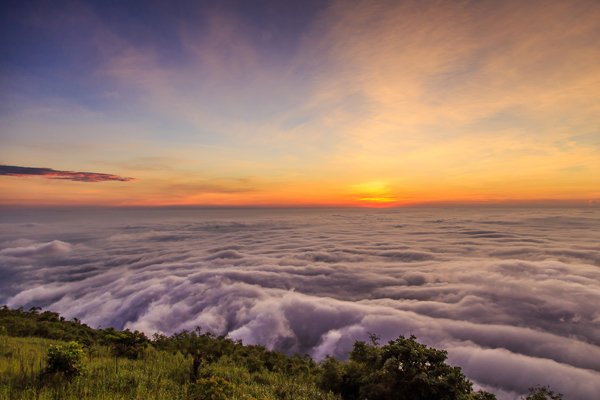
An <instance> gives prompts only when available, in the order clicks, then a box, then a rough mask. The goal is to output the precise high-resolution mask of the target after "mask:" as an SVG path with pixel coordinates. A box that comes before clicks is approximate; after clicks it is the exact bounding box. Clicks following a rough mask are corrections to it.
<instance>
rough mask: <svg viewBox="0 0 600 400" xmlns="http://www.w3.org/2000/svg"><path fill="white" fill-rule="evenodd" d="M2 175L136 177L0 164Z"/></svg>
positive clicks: (93, 179)
mask: <svg viewBox="0 0 600 400" xmlns="http://www.w3.org/2000/svg"><path fill="white" fill-rule="evenodd" d="M0 175H6V176H17V177H21V178H22V177H29V176H43V177H44V178H47V179H65V180H70V181H77V182H105V181H121V182H129V181H133V180H134V179H135V178H124V177H122V176H119V175H111V174H99V173H96V172H74V171H57V170H55V169H52V168H32V167H16V166H13V165H0Z"/></svg>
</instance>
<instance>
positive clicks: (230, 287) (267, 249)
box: [0, 208, 600, 400]
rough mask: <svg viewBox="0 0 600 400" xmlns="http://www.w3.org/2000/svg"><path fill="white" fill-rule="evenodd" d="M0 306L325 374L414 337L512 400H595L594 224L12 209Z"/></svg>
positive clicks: (581, 218)
mask: <svg viewBox="0 0 600 400" xmlns="http://www.w3.org/2000/svg"><path fill="white" fill-rule="evenodd" d="M0 304H7V305H9V306H10V307H18V306H23V307H25V308H29V307H31V306H42V307H43V308H44V309H49V310H52V311H57V312H60V313H61V314H62V315H65V316H66V317H68V318H72V317H77V318H79V319H81V320H82V321H84V322H85V323H87V324H88V325H90V326H93V327H97V326H99V325H101V326H102V327H109V326H114V327H116V328H118V329H122V328H130V329H138V330H141V331H144V332H146V333H147V334H149V335H150V334H152V333H154V332H163V333H166V334H170V333H173V332H177V331H180V330H182V329H193V328H194V327H195V326H197V325H199V326H201V327H202V328H203V329H204V330H209V331H212V332H214V333H218V334H225V333H227V334H229V335H230V336H231V337H233V338H235V339H242V340H243V341H244V343H253V344H254V343H258V344H262V345H265V346H267V347H268V348H270V349H276V350H281V351H284V352H286V353H294V352H300V353H309V354H311V355H312V356H313V357H315V358H316V359H318V360H320V359H322V358H323V357H324V356H325V355H326V354H331V355H335V356H336V357H339V358H342V359H344V358H347V352H348V351H349V349H350V348H351V346H352V344H353V342H354V341H355V340H366V339H367V338H368V332H372V333H376V334H378V335H380V336H381V339H382V342H385V341H387V340H390V339H394V338H397V337H398V336H399V335H405V336H410V335H416V336H417V339H418V340H419V341H420V342H422V343H426V344H428V345H430V346H433V347H436V348H441V349H446V350H448V354H449V363H450V364H452V365H458V366H460V367H462V368H463V371H464V372H465V374H466V375H467V377H468V378H469V379H470V380H471V381H473V382H474V383H475V386H476V387H477V388H483V389H485V390H489V391H492V392H494V393H496V394H498V395H499V397H500V398H502V399H504V400H510V399H515V398H518V397H519V396H520V395H523V394H524V393H526V392H527V388H528V387H530V386H536V385H537V384H540V385H547V384H549V385H550V386H551V388H552V389H553V390H555V391H560V392H562V393H564V394H565V397H566V398H567V399H572V400H584V399H586V400H589V399H600V394H599V393H600V307H599V305H600V210H598V209H594V208H588V209H475V210H473V209H460V208H457V209H392V210H390V209H387V210H349V209H345V210H344V209H342V210H339V209H312V210H281V209H280V210H264V209H259V210H223V209H214V210H210V209H202V210H96V211H90V210H88V211H85V210H74V211H53V212H51V211H36V212H33V211H29V212H22V211H7V210H4V211H2V212H1V214H0Z"/></svg>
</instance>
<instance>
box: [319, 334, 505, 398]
mask: <svg viewBox="0 0 600 400" xmlns="http://www.w3.org/2000/svg"><path fill="white" fill-rule="evenodd" d="M415 339H416V337H414V336H411V337H410V338H408V339H406V338H405V337H404V336H400V337H399V338H398V339H396V340H391V341H389V342H388V344H387V345H384V346H379V342H378V341H379V338H378V337H377V336H376V335H371V342H370V343H367V342H363V341H357V342H355V343H354V347H353V349H352V351H351V352H350V361H348V362H346V363H341V362H339V361H338V360H336V359H335V358H331V357H328V358H326V359H325V360H324V361H323V362H322V363H321V368H322V370H323V373H322V375H321V386H322V388H324V389H326V390H327V389H328V390H332V391H333V392H335V393H339V394H340V395H341V396H342V398H343V399H345V400H359V399H360V400H362V399H369V400H409V399H410V400H461V399H486V398H494V397H495V396H494V397H485V396H487V395H488V394H489V393H486V392H482V391H480V392H478V393H473V387H472V384H471V382H469V381H468V380H467V379H466V377H465V375H464V374H463V373H462V371H461V369H460V368H459V367H451V366H449V365H448V364H446V363H445V361H446V359H447V352H446V351H444V350H436V349H433V348H428V347H427V346H426V345H424V344H420V343H418V342H417V341H416V340H415ZM490 395H491V394H490ZM482 396H483V397H482ZM491 396H493V395H491Z"/></svg>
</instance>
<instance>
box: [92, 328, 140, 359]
mask: <svg viewBox="0 0 600 400" xmlns="http://www.w3.org/2000/svg"><path fill="white" fill-rule="evenodd" d="M103 342H104V343H105V344H108V345H110V346H111V352H112V354H113V356H115V357H126V358H129V359H130V360H137V359H139V358H142V357H143V356H144V352H145V350H146V347H147V346H148V342H149V340H148V338H147V337H146V335H144V334H143V333H142V332H139V331H134V332H131V331H130V330H129V329H125V330H124V331H120V332H119V331H116V330H115V329H113V328H108V329H106V330H105V335H104V338H103Z"/></svg>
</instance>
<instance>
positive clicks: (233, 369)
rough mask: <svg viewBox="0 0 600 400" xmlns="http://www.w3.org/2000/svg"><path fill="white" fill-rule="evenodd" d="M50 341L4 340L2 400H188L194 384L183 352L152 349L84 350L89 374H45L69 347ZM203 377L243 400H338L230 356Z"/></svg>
mask: <svg viewBox="0 0 600 400" xmlns="http://www.w3.org/2000/svg"><path fill="white" fill-rule="evenodd" d="M65 344H66V343H65V342H60V341H56V340H50V339H41V338H35V337H27V338H18V337H8V336H0V399H2V400H4V399H6V400H9V399H11V400H12V399H44V400H45V399H66V400H69V399H77V400H81V399H107V400H108V399H110V400H112V399H144V400H145V399H157V400H158V399H165V400H166V399H168V400H177V399H186V398H188V394H187V393H188V387H189V385H190V384H191V383H192V379H191V378H190V371H191V370H192V358H191V357H184V356H183V355H182V354H181V353H179V352H177V353H175V354H173V353H172V352H168V351H160V350H156V349H154V348H152V347H149V348H148V349H147V350H146V353H145V357H144V358H143V359H140V360H128V359H125V358H118V359H116V358H115V357H113V356H111V353H110V349H109V348H108V347H105V346H99V345H95V346H92V347H91V348H88V349H86V351H85V362H84V363H83V364H84V367H85V371H84V373H83V374H82V375H80V376H77V377H74V378H72V379H71V380H69V379H67V378H65V377H63V376H61V375H60V374H59V375H54V376H48V375H44V374H43V373H42V372H43V369H44V367H45V359H46V354H47V351H48V348H49V346H50V345H65ZM199 376H200V377H210V376H215V377H220V378H223V379H225V380H227V381H229V382H230V383H232V384H233V385H235V389H234V391H233V393H232V395H231V396H230V397H229V398H230V399H231V400H238V399H240V400H241V399H252V398H256V399H261V400H262V399H264V398H266V399H272V400H276V399H286V400H287V399H290V400H294V399H306V400H308V399H311V400H313V399H314V400H321V399H323V400H337V399H339V397H338V396H335V395H333V394H331V393H329V394H327V393H324V392H323V391H321V390H319V389H318V388H317V386H316V384H315V382H314V381H313V379H311V378H310V377H309V376H306V375H291V376H290V375H287V374H285V373H283V372H270V371H268V370H263V371H261V372H255V373H250V372H248V370H247V369H246V367H245V366H244V365H243V364H240V363H239V362H237V363H236V362H233V361H231V360H230V359H229V358H228V357H227V356H225V357H221V358H220V359H219V360H218V361H217V362H215V363H212V364H206V363H204V364H202V365H201V366H200V369H199Z"/></svg>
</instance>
